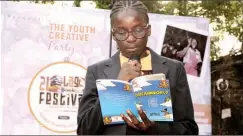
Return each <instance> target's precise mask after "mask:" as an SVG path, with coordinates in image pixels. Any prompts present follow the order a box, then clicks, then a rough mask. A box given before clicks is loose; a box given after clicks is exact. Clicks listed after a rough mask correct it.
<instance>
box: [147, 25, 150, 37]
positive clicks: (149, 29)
mask: <svg viewBox="0 0 243 136" xmlns="http://www.w3.org/2000/svg"><path fill="white" fill-rule="evenodd" d="M147 35H148V36H150V35H151V25H148V33H147Z"/></svg>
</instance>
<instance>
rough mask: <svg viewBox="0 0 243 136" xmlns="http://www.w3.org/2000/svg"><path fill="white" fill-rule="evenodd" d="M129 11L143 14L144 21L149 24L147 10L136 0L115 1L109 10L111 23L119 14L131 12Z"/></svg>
mask: <svg viewBox="0 0 243 136" xmlns="http://www.w3.org/2000/svg"><path fill="white" fill-rule="evenodd" d="M131 9H132V10H135V11H137V12H138V13H141V14H143V15H144V16H145V21H146V22H147V23H149V17H148V8H147V7H146V6H145V5H144V4H143V3H142V2H141V1H137V0H120V1H117V2H116V3H115V4H114V5H113V7H112V9H111V14H110V19H111V23H112V21H113V20H114V18H115V17H116V16H117V14H118V13H119V12H122V11H126V10H131Z"/></svg>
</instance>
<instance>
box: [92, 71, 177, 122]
mask: <svg viewBox="0 0 243 136" xmlns="http://www.w3.org/2000/svg"><path fill="white" fill-rule="evenodd" d="M96 85H97V90H98V95H99V100H100V105H101V111H102V116H103V121H104V124H105V125H109V124H122V123H124V121H123V120H122V118H121V117H120V114H124V115H126V116H127V114H126V110H128V109H129V110H131V112H132V113H133V114H134V115H135V116H136V117H137V118H138V119H139V120H140V121H141V118H140V116H139V114H138V111H137V108H136V107H138V106H139V107H141V108H142V110H143V111H144V112H145V113H146V115H147V117H148V118H149V119H150V120H151V121H173V111H172V102H171V95H170V85H169V81H168V80H166V79H165V76H164V74H154V75H146V76H140V77H137V78H135V79H134V80H132V81H131V83H129V82H125V81H121V80H112V79H99V80H97V81H96Z"/></svg>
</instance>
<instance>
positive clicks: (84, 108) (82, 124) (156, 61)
mask: <svg viewBox="0 0 243 136" xmlns="http://www.w3.org/2000/svg"><path fill="white" fill-rule="evenodd" d="M150 52H151V58H152V69H153V73H154V74H156V73H164V74H165V75H166V78H167V79H169V81H170V89H171V97H172V98H171V99H172V106H173V114H174V115H173V118H174V122H157V125H156V126H155V127H153V128H151V129H150V131H149V132H146V133H145V132H140V131H135V130H134V129H132V128H130V127H128V126H127V125H110V126H104V123H103V119H102V114H101V108H100V103H99V98H98V93H97V88H96V83H95V82H96V80H97V79H117V76H118V74H119V71H120V69H121V66H120V59H119V52H117V53H116V54H115V55H113V56H112V57H111V58H110V59H107V60H104V61H101V62H99V63H96V64H93V65H91V66H89V67H88V69H87V73H86V81H85V88H84V91H83V97H82V99H81V101H80V104H79V110H78V118H77V122H78V128H77V134H79V135H84V134H87V135H92V134H100V135H101V134H113V135H124V134H127V133H128V132H129V134H134V135H136V134H161V135H162V134H167V135H170V134H194V135H196V134H198V126H197V124H196V122H195V121H194V111H193V105H192V99H191V94H190V90H189V86H188V82H187V77H186V72H185V69H184V66H183V64H182V63H181V62H179V61H176V60H172V59H169V58H165V57H162V56H159V55H158V54H156V53H155V52H153V51H152V50H151V49H150Z"/></svg>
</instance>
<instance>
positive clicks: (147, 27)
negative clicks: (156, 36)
mask: <svg viewBox="0 0 243 136" xmlns="http://www.w3.org/2000/svg"><path fill="white" fill-rule="evenodd" d="M139 27H141V28H144V31H146V32H147V31H148V29H149V28H150V24H146V26H137V27H135V28H133V29H136V28H139ZM122 29H123V30H125V31H126V32H127V33H128V35H127V38H128V37H129V35H130V33H131V34H132V36H133V37H134V38H136V39H143V38H144V37H145V36H146V32H145V34H144V36H143V37H141V38H137V37H136V36H134V34H133V32H134V31H133V29H132V30H131V31H129V30H127V29H124V28H122ZM111 32H112V35H113V36H114V37H115V38H116V39H117V37H116V36H115V33H116V31H115V30H114V28H112V29H111ZM127 38H125V39H124V40H119V39H117V40H118V41H125V40H127Z"/></svg>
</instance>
